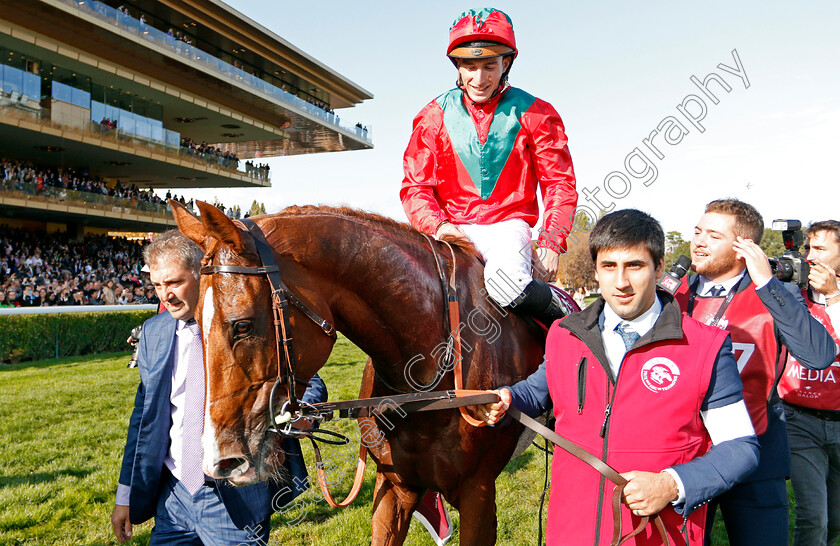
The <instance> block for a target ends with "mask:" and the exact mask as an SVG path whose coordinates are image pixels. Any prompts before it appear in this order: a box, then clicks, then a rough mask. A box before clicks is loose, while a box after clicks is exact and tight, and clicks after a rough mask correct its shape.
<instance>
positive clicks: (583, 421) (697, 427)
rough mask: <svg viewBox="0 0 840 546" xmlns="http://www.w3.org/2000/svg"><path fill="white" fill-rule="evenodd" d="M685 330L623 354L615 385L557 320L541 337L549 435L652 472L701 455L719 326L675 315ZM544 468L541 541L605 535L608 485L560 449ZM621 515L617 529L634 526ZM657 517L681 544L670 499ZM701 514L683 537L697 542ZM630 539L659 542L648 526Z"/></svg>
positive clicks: (593, 540) (597, 539) (602, 539)
mask: <svg viewBox="0 0 840 546" xmlns="http://www.w3.org/2000/svg"><path fill="white" fill-rule="evenodd" d="M683 334H684V337H683V339H682V340H681V341H680V340H666V341H660V342H655V343H649V344H646V345H644V346H642V347H639V348H636V349H633V350H632V351H630V352H628V353H627V355H626V356H625V358H624V361H623V362H622V364H621V368H620V370H619V375H618V379H617V381H616V383H615V385H613V384H612V383H611V382H610V381H609V379H608V375H607V373H606V372H605V370H604V367H603V366H602V364H601V363H600V362H599V361H598V360H597V358H596V357H595V356H594V355H593V353H592V352H591V351H590V350H589V348H588V347H587V346H586V345H585V344H584V343H583V342H582V341H581V340H580V339H578V338H577V337H576V336H575V335H574V334H572V333H571V332H570V331H568V330H566V329H564V328H562V327H561V326H559V323H555V324H554V326H553V327H552V328H551V330H550V331H549V334H548V339H547V342H546V377H547V381H548V388H549V392H550V393H551V399H552V401H553V403H554V416H555V418H556V419H557V425H556V430H557V433H558V434H560V435H562V436H564V437H566V438H568V439H569V440H571V441H572V442H575V443H576V444H578V445H579V446H581V447H583V448H584V449H586V450H587V451H589V452H590V453H592V454H593V455H595V456H596V457H600V458H601V459H602V460H604V461H605V462H607V463H608V464H609V465H611V466H612V467H613V468H615V469H616V470H618V471H619V472H629V471H631V470H642V471H649V472H660V471H661V470H662V469H664V468H666V467H668V466H672V465H675V464H680V463H685V462H688V461H690V460H692V459H694V458H696V457H698V456H700V455H702V454H704V453H705V452H706V451H707V450H708V446H709V444H710V441H709V437H708V433H707V432H706V428H705V427H704V426H703V422H702V420H701V418H700V408H701V405H702V403H703V399H704V397H705V396H706V392H707V391H708V388H709V381H710V379H711V374H712V370H713V368H714V363H715V359H716V357H717V354H718V352H719V351H720V348H721V346H722V344H723V342H724V339H725V338H726V333H725V332H722V331H720V330H716V329H714V328H709V327H707V326H704V325H702V324H700V323H699V322H697V321H694V320H692V319H690V318H687V317H683ZM604 365H607V364H606V363H605V364H604ZM579 386H580V388H579ZM610 399H611V400H612V405H611V408H610V416H609V419H608V420H606V424H605V418H604V415H605V410H606V406H607V402H608V400H610ZM602 427H604V437H603V438H602V437H601V435H600V432H601V429H602ZM551 473H552V484H553V487H552V488H551V496H550V498H549V504H548V513H549V517H548V528H547V534H546V538H547V540H548V544H575V545H578V544H606V543H607V542H609V540H610V538H611V537H612V532H613V531H612V526H613V514H612V506H611V498H612V491H613V485H612V483H611V482H606V483H604V481H603V479H602V478H601V475H600V474H599V473H598V472H596V471H595V470H593V469H592V468H591V467H589V466H588V465H586V464H584V463H583V462H581V461H580V460H578V459H577V458H575V457H573V456H571V455H569V454H568V453H566V452H565V451H562V450H560V449H557V450H556V451H555V452H554V460H553V462H552V467H551ZM621 513H622V521H623V523H622V525H623V529H624V530H625V532H627V530H629V529H633V528H634V527H635V526H636V525H637V524H638V522H639V518H637V517H636V516H633V515H632V514H631V513H630V511H629V510H628V509H627V508H626V507H622V509H621ZM661 515H662V519H663V522H664V523H665V527H666V529H667V530H668V535H669V537H670V540H671V543H672V544H674V545H684V544H685V538H684V536H683V534H682V533H680V529H681V527H682V524H683V519H682V517H681V516H680V515H679V514H677V513H676V512H675V511H674V509H673V508H672V507H671V506H670V505H668V506H666V507H665V509H664V510H663V511H662V512H661ZM705 521H706V509H705V506H704V507H703V508H701V509H698V510H695V511H694V512H692V513H691V515H690V517H689V518H688V520H687V527H686V532H687V534H688V537H689V543H691V544H702V542H703V529H704V526H705ZM633 544H637V545H641V544H645V545H648V544H661V539H660V538H659V534H658V533H657V532H656V531H655V529H653V528H652V527H651V526H648V528H647V529H646V530H645V531H644V532H642V533H641V534H640V535H638V536H637V537H636V539H635V542H633Z"/></svg>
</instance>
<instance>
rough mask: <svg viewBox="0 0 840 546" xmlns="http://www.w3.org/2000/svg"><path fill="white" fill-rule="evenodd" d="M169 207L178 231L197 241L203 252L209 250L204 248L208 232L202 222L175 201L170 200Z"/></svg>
mask: <svg viewBox="0 0 840 546" xmlns="http://www.w3.org/2000/svg"><path fill="white" fill-rule="evenodd" d="M169 206H170V207H171V208H172V214H173V215H174V216H175V223H176V224H178V229H180V230H181V233H183V234H184V235H186V236H187V237H188V238H189V239H192V240H193V241H195V242H196V244H198V246H200V247H201V248H202V250H207V249H206V248H204V239H205V238H206V237H207V230H206V229H204V224H202V223H201V220H199V219H198V218H196V217H195V216H193V215H192V213H191V212H190V211H188V210H187V207H185V206H184V205H182V204H181V203H180V202H178V201H176V200H174V199H170V200H169Z"/></svg>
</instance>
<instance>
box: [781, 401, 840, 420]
mask: <svg viewBox="0 0 840 546" xmlns="http://www.w3.org/2000/svg"><path fill="white" fill-rule="evenodd" d="M785 405H786V406H788V407H790V408H791V409H794V410H796V411H801V412H802V413H807V414H808V415H813V416H814V417H816V418H817V419H822V420H823V421H840V411H833V410H822V409H816V408H808V407H805V406H798V405H796V404H790V403H788V402H785Z"/></svg>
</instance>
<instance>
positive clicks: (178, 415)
mask: <svg viewBox="0 0 840 546" xmlns="http://www.w3.org/2000/svg"><path fill="white" fill-rule="evenodd" d="M186 324H187V323H186V322H184V321H183V320H179V321H178V323H177V325H176V326H175V361H174V362H173V363H172V391H171V392H170V393H169V414H170V415H171V416H172V424H171V425H170V427H169V451H167V452H166V458H165V459H164V460H163V464H165V465H166V467H167V468H168V469H169V470H170V471H171V472H172V475H173V476H175V478H176V479H178V480H180V479H181V456H182V454H183V445H184V442H183V431H184V406H185V404H186V403H187V394H186V393H187V368H188V367H189V362H190V349H191V347H192V342H193V339H194V338H195V336H193V333H192V332H191V331H190V329H189V328H187V325H186Z"/></svg>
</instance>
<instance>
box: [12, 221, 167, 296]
mask: <svg viewBox="0 0 840 546" xmlns="http://www.w3.org/2000/svg"><path fill="white" fill-rule="evenodd" d="M142 263H143V258H142V244H141V243H140V242H135V241H129V240H127V239H122V238H115V237H108V236H107V235H87V236H85V238H84V239H83V240H82V241H74V240H71V239H70V237H69V236H68V235H67V234H66V233H64V232H57V233H49V234H47V233H39V232H35V231H31V230H27V229H18V228H10V227H8V226H0V307H48V306H53V305H130V304H140V303H151V304H156V303H158V299H157V295H156V294H155V291H154V288H153V286H152V284H151V282H150V281H149V277H148V274H147V273H142V272H141V271H140V269H141V267H142Z"/></svg>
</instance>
